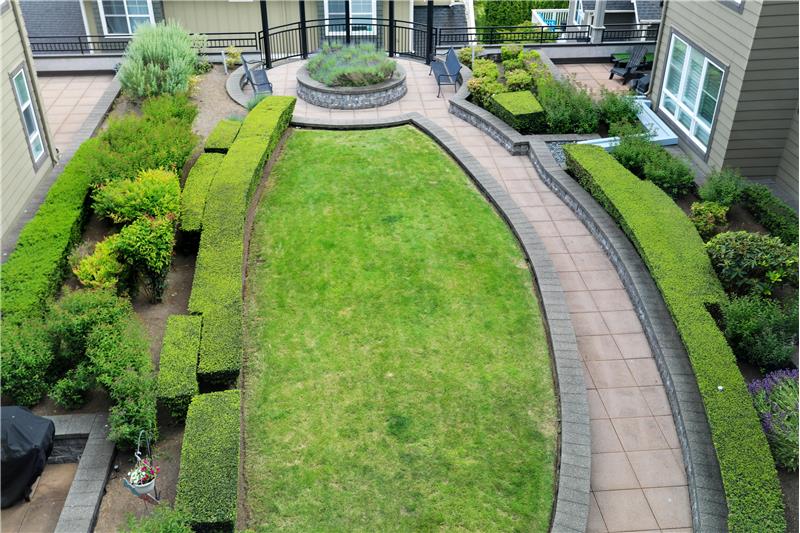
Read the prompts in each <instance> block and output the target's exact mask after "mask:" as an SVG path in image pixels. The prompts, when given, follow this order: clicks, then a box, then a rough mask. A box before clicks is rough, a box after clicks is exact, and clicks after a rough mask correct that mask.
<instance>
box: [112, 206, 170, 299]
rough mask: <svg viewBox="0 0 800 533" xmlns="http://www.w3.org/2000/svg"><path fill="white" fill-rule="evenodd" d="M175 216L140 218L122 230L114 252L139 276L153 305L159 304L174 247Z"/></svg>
mask: <svg viewBox="0 0 800 533" xmlns="http://www.w3.org/2000/svg"><path fill="white" fill-rule="evenodd" d="M174 218H175V217H174V216H164V217H157V218H151V217H142V218H138V219H136V220H135V221H133V223H132V224H129V225H127V226H125V227H124V228H122V231H120V232H119V240H118V241H117V244H116V249H117V252H118V253H119V256H120V258H121V259H122V261H123V262H125V264H127V265H128V266H129V267H130V269H131V271H132V272H133V273H134V274H135V276H137V277H141V278H142V280H143V281H144V283H145V287H146V290H147V292H148V294H149V295H150V297H151V299H152V300H153V301H154V302H159V301H161V296H162V295H163V294H164V288H165V285H166V281H167V274H168V273H169V266H170V263H171V262H172V247H173V245H174V244H175V222H174Z"/></svg>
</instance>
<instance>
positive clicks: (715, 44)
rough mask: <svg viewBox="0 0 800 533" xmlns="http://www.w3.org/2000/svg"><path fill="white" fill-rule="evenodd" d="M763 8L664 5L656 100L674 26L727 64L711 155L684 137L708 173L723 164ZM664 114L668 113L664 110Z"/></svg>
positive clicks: (677, 0) (754, 2) (679, 1)
mask: <svg viewBox="0 0 800 533" xmlns="http://www.w3.org/2000/svg"><path fill="white" fill-rule="evenodd" d="M760 12H761V1H760V0H746V1H745V2H744V9H743V11H742V12H741V13H739V12H738V11H737V10H734V9H731V8H730V7H728V6H727V5H725V4H723V3H722V2H718V1H704V2H693V1H686V0H670V1H668V2H666V3H665V10H664V22H663V30H662V35H661V39H660V41H659V43H658V46H657V50H656V54H657V57H656V72H655V73H654V77H653V101H654V102H659V100H660V97H661V95H660V91H661V84H662V83H663V79H664V67H665V65H666V62H667V57H668V55H669V42H670V35H671V31H672V30H674V31H676V32H678V33H680V34H681V35H683V36H685V37H686V38H687V39H689V41H691V42H692V43H693V44H694V45H695V46H697V47H699V48H700V49H701V50H702V51H703V52H704V53H706V54H708V55H709V56H711V57H713V58H714V59H716V60H717V61H719V62H720V63H722V66H723V67H725V68H726V79H725V81H724V87H723V91H722V95H721V96H720V100H719V110H718V113H717V118H716V121H715V124H714V132H713V137H712V139H711V144H710V146H709V147H708V152H707V154H706V156H705V157H704V156H701V155H698V154H696V153H695V151H694V150H693V149H692V148H691V147H690V146H691V145H690V143H689V142H688V141H687V142H686V143H684V142H683V141H681V143H682V144H685V146H686V151H687V152H688V153H690V155H692V157H693V159H695V160H696V162H697V164H698V165H699V166H700V168H701V169H703V170H705V171H707V170H708V169H710V168H719V167H720V166H722V164H723V162H724V160H725V153H726V149H727V145H728V140H729V137H730V135H731V129H732V125H733V122H734V117H735V115H736V112H737V102H738V100H739V97H740V93H741V88H742V85H743V83H744V79H745V72H746V70H747V58H748V57H749V55H750V48H751V46H752V43H753V39H754V37H755V34H756V28H757V26H758V22H759V14H760ZM659 114H660V115H661V116H662V117H663V116H664V115H663V114H662V113H659ZM665 118H666V117H665ZM675 129H676V130H677V128H675Z"/></svg>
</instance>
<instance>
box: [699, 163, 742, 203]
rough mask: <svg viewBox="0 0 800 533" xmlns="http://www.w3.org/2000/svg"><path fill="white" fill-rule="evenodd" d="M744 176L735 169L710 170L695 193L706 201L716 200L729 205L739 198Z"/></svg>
mask: <svg viewBox="0 0 800 533" xmlns="http://www.w3.org/2000/svg"><path fill="white" fill-rule="evenodd" d="M744 187H745V183H744V178H742V176H741V174H739V172H738V171H736V170H731V169H727V168H726V169H722V170H717V171H714V172H712V173H711V174H709V175H708V179H707V180H706V182H705V183H704V184H702V185H701V186H700V188H699V189H698V191H697V194H698V195H699V196H700V198H702V199H703V200H705V201H706V202H717V203H718V204H722V205H724V206H727V207H730V206H732V205H733V204H736V203H738V202H739V200H741V198H742V193H743V192H744Z"/></svg>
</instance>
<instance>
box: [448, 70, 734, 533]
mask: <svg viewBox="0 0 800 533" xmlns="http://www.w3.org/2000/svg"><path fill="white" fill-rule="evenodd" d="M462 71H467V76H465V82H466V80H467V79H469V77H471V75H472V73H471V72H470V71H468V69H466V68H463V69H462ZM468 95H469V91H468V89H467V87H466V85H465V86H462V87H461V88H460V89H459V91H458V92H457V93H456V95H455V96H454V97H453V98H452V99H451V100H450V112H451V113H452V114H453V115H455V116H457V117H458V118H461V119H462V120H464V121H466V122H468V123H469V124H471V125H473V126H475V127H476V128H478V129H479V130H481V131H483V132H484V133H486V134H487V135H489V136H490V137H492V138H493V139H494V140H495V141H496V142H497V143H498V144H500V145H501V146H502V147H503V148H505V149H506V150H507V151H508V152H509V153H510V154H512V155H527V156H528V159H530V161H531V164H532V165H533V167H534V168H535V169H536V171H537V172H538V173H539V175H540V177H541V178H542V181H543V182H544V183H545V184H546V185H547V186H548V187H549V188H550V189H551V190H552V191H553V192H554V193H555V194H556V196H558V197H559V198H560V199H561V200H562V201H563V202H564V204H566V205H567V206H568V207H569V208H570V209H571V210H572V211H573V212H574V213H575V215H576V216H577V218H578V220H580V221H581V222H583V224H584V225H585V226H586V227H587V229H588V230H589V232H590V233H591V234H592V236H593V237H594V238H595V239H596V240H597V241H598V243H599V244H600V246H601V247H602V248H603V250H604V251H605V253H606V254H607V255H608V257H609V259H610V260H611V263H612V264H613V265H614V269H615V270H616V271H617V274H618V275H619V277H620V279H621V280H622V284H623V286H624V288H625V291H626V292H627V293H628V296H629V298H630V299H631V302H632V303H633V306H634V309H635V311H636V314H637V316H638V318H639V320H640V322H641V323H642V327H643V330H644V333H645V336H646V338H647V343H648V344H649V346H650V349H651V351H652V353H653V358H654V359H655V362H656V366H657V367H658V371H659V374H660V376H661V379H662V381H663V383H664V390H665V392H666V395H667V400H668V401H669V404H670V409H671V410H672V417H673V421H674V423H675V429H676V430H677V434H678V441H679V443H680V447H681V454H682V456H683V460H684V464H685V465H686V477H687V481H688V486H689V499H690V503H691V511H692V526H693V529H694V530H695V531H727V516H728V507H727V501H726V499H725V490H724V488H723V485H722V477H721V474H720V469H719V462H718V461H717V454H716V449H715V448H714V444H713V441H712V439H711V430H710V428H709V426H708V419H707V418H706V414H705V406H704V404H703V400H702V398H701V396H700V391H699V389H698V387H697V381H696V379H695V375H694V370H693V369H692V365H691V363H690V361H689V356H688V354H687V353H686V349H685V347H684V345H683V341H682V340H681V338H680V335H679V334H678V331H677V329H676V328H675V324H674V322H673V321H672V315H671V314H670V313H669V310H668V309H667V306H666V304H665V303H664V299H663V297H662V296H661V292H660V291H659V290H658V287H657V286H656V284H655V282H654V281H653V278H652V276H651V275H650V271H649V270H648V269H647V267H646V266H645V264H644V262H643V261H642V258H641V257H640V256H639V253H638V252H637V251H636V248H635V247H634V246H633V244H631V242H630V240H628V238H627V236H626V235H625V234H624V233H623V232H622V230H621V229H620V228H619V226H618V225H617V223H616V222H615V221H614V219H612V218H611V216H610V215H609V214H608V213H607V212H606V211H605V209H603V208H602V206H600V204H598V203H597V201H596V200H595V199H594V198H593V197H592V196H591V195H590V194H589V193H588V192H587V191H586V190H585V189H583V187H581V186H580V185H579V184H578V183H577V182H576V181H575V180H574V179H572V177H571V176H570V175H569V174H567V173H566V172H565V171H564V169H562V168H561V166H560V165H559V164H558V163H557V162H556V160H555V159H554V158H553V155H552V153H551V152H550V149H549V148H548V147H547V145H546V141H545V139H546V138H548V137H551V136H537V135H522V134H520V133H519V132H517V131H516V130H514V129H512V128H511V127H510V126H508V125H507V124H506V123H505V122H503V121H502V120H500V119H499V118H497V117H495V116H494V115H492V114H491V113H489V112H488V111H486V110H485V109H483V108H480V107H478V106H476V105H475V104H473V103H471V102H469V101H467V99H466V98H467V96H468ZM568 137H571V136H567V135H565V136H564V138H565V139H566V138H568ZM547 140H549V139H547Z"/></svg>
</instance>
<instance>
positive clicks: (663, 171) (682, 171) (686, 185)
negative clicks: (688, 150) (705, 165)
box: [644, 141, 694, 198]
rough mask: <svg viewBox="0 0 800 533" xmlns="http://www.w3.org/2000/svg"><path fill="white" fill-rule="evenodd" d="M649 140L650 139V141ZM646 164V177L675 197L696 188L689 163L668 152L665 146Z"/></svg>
mask: <svg viewBox="0 0 800 533" xmlns="http://www.w3.org/2000/svg"><path fill="white" fill-rule="evenodd" d="M648 142H649V141H648ZM656 146H658V147H659V148H660V150H656V151H655V152H654V153H653V157H652V158H651V159H650V160H649V161H647V162H646V163H645V165H644V178H645V179H646V180H650V181H652V182H653V183H655V184H656V185H658V186H659V187H660V188H661V190H663V191H664V192H665V193H667V194H669V195H670V196H672V197H673V198H679V197H681V196H683V195H684V194H687V193H688V192H690V191H691V190H692V189H693V188H694V174H693V173H692V167H690V166H689V163H688V162H687V161H686V160H685V159H683V158H679V157H675V156H673V155H671V154H670V153H669V152H667V151H666V150H665V149H664V147H662V146H660V145H656Z"/></svg>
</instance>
